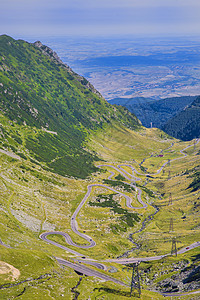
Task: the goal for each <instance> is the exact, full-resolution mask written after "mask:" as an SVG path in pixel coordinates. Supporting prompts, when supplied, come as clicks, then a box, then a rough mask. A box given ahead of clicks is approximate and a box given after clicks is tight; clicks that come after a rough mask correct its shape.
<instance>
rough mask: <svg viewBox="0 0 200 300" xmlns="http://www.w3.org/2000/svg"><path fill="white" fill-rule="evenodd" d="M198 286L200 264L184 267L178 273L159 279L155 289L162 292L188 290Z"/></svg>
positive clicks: (199, 286) (199, 285)
mask: <svg viewBox="0 0 200 300" xmlns="http://www.w3.org/2000/svg"><path fill="white" fill-rule="evenodd" d="M199 288H200V266H197V267H193V268H192V267H188V268H187V267H186V268H185V269H183V270H182V271H181V272H180V273H178V274H176V275H173V276H172V277H171V278H167V279H165V280H163V281H160V282H159V283H158V284H157V289H158V290H160V291H162V292H164V293H172V292H189V291H192V290H197V289H199Z"/></svg>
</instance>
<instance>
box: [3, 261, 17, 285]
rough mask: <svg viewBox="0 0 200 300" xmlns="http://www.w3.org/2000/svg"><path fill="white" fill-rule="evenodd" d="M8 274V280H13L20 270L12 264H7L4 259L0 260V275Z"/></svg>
mask: <svg viewBox="0 0 200 300" xmlns="http://www.w3.org/2000/svg"><path fill="white" fill-rule="evenodd" d="M6 274H7V275H8V280H10V279H11V280H12V281H15V280H17V279H18V278H19V276H20V271H19V270H18V269H16V268H14V267H13V266H12V265H9V264H7V263H6V262H4V261H0V275H6Z"/></svg>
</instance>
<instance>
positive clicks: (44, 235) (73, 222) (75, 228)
mask: <svg viewBox="0 0 200 300" xmlns="http://www.w3.org/2000/svg"><path fill="white" fill-rule="evenodd" d="M199 141H200V139H198V140H197V142H196V144H197V143H199ZM192 146H193V145H189V146H187V147H185V148H184V149H183V150H181V151H180V152H181V153H182V154H183V157H185V156H187V154H186V153H184V152H183V151H185V150H186V149H188V148H189V147H192ZM183 157H178V158H175V159H173V160H171V162H172V161H174V160H177V159H181V158H183ZM167 164H168V161H167V162H165V163H164V164H163V165H162V166H161V168H160V169H159V170H157V172H156V173H154V174H142V173H139V172H138V171H137V170H136V169H135V168H134V167H132V166H131V165H127V164H121V165H118V167H115V166H112V165H107V164H104V165H99V166H98V167H99V168H100V167H107V168H108V167H109V168H113V169H115V170H116V171H117V172H119V173H121V174H122V175H123V176H124V177H125V178H126V179H128V180H133V179H134V180H135V181H137V180H141V179H140V178H137V177H136V176H134V175H133V174H134V173H137V174H138V175H143V176H144V175H145V176H146V175H151V176H153V175H157V174H159V173H160V172H161V171H162V169H163V168H164V167H165V166H166V165H167ZM122 166H128V167H130V168H131V170H132V172H133V173H132V174H130V173H128V172H127V171H126V170H124V169H123V168H122ZM113 176H114V172H112V171H111V175H110V176H109V178H110V179H111V178H112V177H113ZM131 185H132V186H134V187H135V189H136V191H137V199H138V201H139V203H140V204H142V207H134V206H132V205H131V203H132V199H131V198H130V197H129V196H127V195H125V194H124V193H121V192H119V191H117V190H116V189H114V188H111V187H108V186H105V185H103V184H91V185H89V186H88V191H87V193H86V195H85V196H84V198H83V199H82V201H81V202H80V203H79V205H78V207H77V209H76V210H75V212H74V213H73V215H72V217H71V229H72V230H73V231H74V232H75V233H76V234H77V235H79V236H80V237H82V238H83V239H85V240H86V241H87V243H88V244H85V245H79V244H77V243H75V242H73V241H72V239H71V237H70V236H69V235H68V234H67V233H64V232H59V231H55V232H53V231H52V232H46V233H42V234H41V235H40V238H41V239H43V240H44V241H46V242H48V243H50V244H52V245H54V246H57V247H59V248H61V249H63V250H66V251H68V252H70V253H72V254H74V255H77V256H83V255H82V254H81V253H79V252H77V251H74V250H71V249H70V248H68V247H65V246H63V245H60V244H59V243H56V242H54V241H52V240H49V239H48V238H47V236H48V235H50V234H58V235H61V236H63V237H64V238H65V241H66V242H67V243H68V244H69V245H71V246H75V247H77V248H85V249H89V248H91V247H94V246H95V245H96V243H95V241H94V240H93V239H92V238H91V237H90V236H88V235H86V234H83V233H81V232H80V231H79V230H78V224H77V222H76V217H77V215H78V213H79V211H80V210H81V208H82V207H83V205H84V204H85V202H86V201H87V199H88V197H89V195H90V193H91V191H92V188H93V187H102V188H105V189H108V190H111V191H113V192H115V193H118V194H120V195H122V196H123V197H125V199H126V205H127V207H129V208H132V209H141V208H146V207H147V204H146V203H144V202H143V201H142V199H141V194H142V191H141V189H139V188H138V187H136V186H135V185H133V184H131ZM199 246H200V242H195V243H193V244H191V245H190V246H187V247H185V248H183V249H181V250H179V251H178V254H182V253H185V252H187V251H189V250H191V249H194V248H196V247H199ZM168 255H170V254H166V255H161V256H153V257H144V258H129V259H127V258H126V259H123V258H122V259H109V260H105V261H104V262H115V263H119V264H129V263H136V262H141V261H153V260H160V259H162V258H163V257H165V256H168ZM58 260H59V263H62V264H64V265H67V266H70V267H73V269H74V270H77V271H79V272H81V270H82V271H84V272H82V273H83V274H86V275H89V274H90V275H89V276H97V277H99V278H102V274H101V273H99V272H97V271H93V270H91V269H89V268H87V267H85V266H82V265H80V264H73V263H70V262H68V261H65V260H61V259H58ZM78 261H79V262H80V263H83V262H84V263H88V264H90V265H93V266H95V267H97V268H99V269H104V270H105V269H106V267H105V266H104V265H103V264H101V263H99V262H96V261H95V260H94V261H91V260H88V258H86V259H85V260H80V259H79V260H78ZM77 265H78V267H77ZM88 272H89V273H88ZM91 272H92V273H91ZM95 272H97V273H95ZM95 274H96V275H95ZM100 276H101V277H100ZM103 276H104V278H102V279H105V276H106V278H107V279H105V280H112V281H114V282H116V280H115V279H113V278H112V277H110V276H107V275H104V274H103ZM108 278H109V279H108ZM116 283H117V282H116ZM120 284H123V283H120Z"/></svg>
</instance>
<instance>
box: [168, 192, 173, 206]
mask: <svg viewBox="0 0 200 300" xmlns="http://www.w3.org/2000/svg"><path fill="white" fill-rule="evenodd" d="M171 204H172V193H170V194H169V203H168V205H171Z"/></svg>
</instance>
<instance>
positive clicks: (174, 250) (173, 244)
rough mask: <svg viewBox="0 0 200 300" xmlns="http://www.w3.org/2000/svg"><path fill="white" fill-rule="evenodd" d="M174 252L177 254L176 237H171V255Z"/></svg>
mask: <svg viewBox="0 0 200 300" xmlns="http://www.w3.org/2000/svg"><path fill="white" fill-rule="evenodd" d="M173 254H175V255H176V256H177V248H176V238H172V250H171V255H173Z"/></svg>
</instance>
